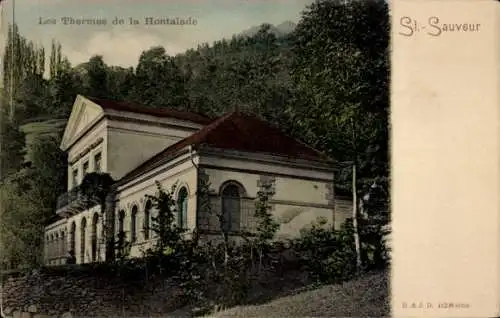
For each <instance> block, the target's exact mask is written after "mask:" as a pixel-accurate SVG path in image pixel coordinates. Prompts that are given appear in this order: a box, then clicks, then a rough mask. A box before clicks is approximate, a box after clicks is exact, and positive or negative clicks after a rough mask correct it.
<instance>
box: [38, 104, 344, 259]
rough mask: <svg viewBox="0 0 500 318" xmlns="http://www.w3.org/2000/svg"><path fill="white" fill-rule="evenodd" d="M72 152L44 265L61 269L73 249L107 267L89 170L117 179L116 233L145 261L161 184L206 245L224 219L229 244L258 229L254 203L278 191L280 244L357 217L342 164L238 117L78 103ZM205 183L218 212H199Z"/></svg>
mask: <svg viewBox="0 0 500 318" xmlns="http://www.w3.org/2000/svg"><path fill="white" fill-rule="evenodd" d="M61 149H62V150H63V151H65V152H67V154H68V180H67V182H68V192H67V193H65V194H63V195H61V196H60V197H59V199H58V203H57V210H56V211H55V213H56V215H57V217H56V219H55V221H54V222H53V223H51V224H49V225H48V226H47V227H46V228H45V238H44V239H45V259H46V264H48V265H52V264H54V265H55V264H63V263H65V261H66V257H67V255H68V252H69V251H73V252H74V255H75V257H76V262H77V263H89V262H99V261H103V260H104V256H105V245H104V226H103V224H104V223H103V221H105V220H104V219H105V217H106V215H108V214H106V213H102V212H103V211H100V205H98V204H94V205H93V206H85V205H82V204H81V197H82V194H81V188H80V186H81V183H82V181H83V178H84V176H85V175H86V174H87V173H90V172H105V173H108V174H109V175H110V176H111V177H112V178H113V180H114V183H113V185H112V192H113V200H112V202H110V204H109V205H110V206H109V207H108V208H110V209H112V212H111V213H113V214H112V215H113V218H110V220H112V222H113V231H114V233H115V234H117V233H119V232H124V233H125V237H126V240H127V241H129V242H131V250H130V256H131V257H140V256H141V255H143V254H142V253H143V252H144V251H145V250H146V249H147V248H149V247H151V246H152V244H153V243H154V241H155V233H153V231H152V230H151V225H152V218H153V217H154V215H155V210H154V208H153V206H152V203H151V200H149V199H148V197H147V196H148V195H155V193H156V191H157V186H156V183H157V182H159V183H160V184H161V185H162V187H163V188H164V189H165V190H170V189H171V186H172V185H174V184H175V185H176V187H175V190H174V192H173V195H174V198H175V200H176V202H177V211H176V217H177V220H176V221H177V223H178V224H179V225H181V226H183V227H184V228H186V229H187V230H188V232H189V231H192V230H193V229H195V228H196V229H197V231H198V233H199V234H200V237H201V238H206V239H209V238H211V237H215V236H217V235H218V234H219V236H220V226H219V222H218V219H217V216H216V214H218V213H222V214H223V215H224V217H225V219H226V221H227V222H226V224H227V226H228V229H227V230H228V231H229V233H230V235H231V237H235V238H237V237H238V235H239V234H240V233H242V232H243V231H245V232H251V231H253V230H255V227H256V221H257V220H256V219H255V217H254V211H255V198H256V197H257V192H258V191H259V190H261V189H262V187H263V186H264V185H266V184H267V185H270V186H271V187H272V189H273V195H272V197H271V200H270V203H271V206H272V213H273V216H274V217H275V218H276V220H277V221H278V223H279V224H280V227H279V230H278V233H277V237H278V238H291V237H294V236H296V235H298V234H299V231H300V229H301V228H303V227H304V226H307V225H309V224H311V222H313V221H315V220H316V219H317V218H318V217H322V218H325V219H326V220H327V221H328V222H329V223H330V224H334V225H335V226H336V227H339V226H340V225H341V224H342V222H343V221H344V220H345V219H346V218H348V217H349V216H350V215H351V208H350V204H349V200H347V199H343V198H341V197H338V198H336V196H335V191H334V189H335V187H334V174H335V169H334V168H333V167H334V162H333V161H331V160H330V159H328V158H325V156H324V155H322V154H321V153H320V152H318V151H316V150H314V149H312V148H311V147H308V146H307V145H304V144H302V143H300V142H299V141H297V140H294V139H293V138H291V137H289V136H287V135H285V134H283V133H282V132H280V131H279V130H277V129H276V128H274V127H272V126H271V125H269V124H268V123H265V122H263V121H262V120H260V119H257V118H254V117H252V116H248V115H245V114H241V113H239V112H232V113H229V114H226V115H224V116H222V117H219V118H216V119H211V118H207V117H205V116H203V115H200V114H196V113H190V112H181V111H174V110H169V109H154V108H148V107H143V106H136V105H130V104H127V103H124V102H118V101H110V100H103V99H96V98H89V97H84V96H81V95H78V96H77V98H76V100H75V103H74V106H73V110H72V113H71V115H70V118H69V119H68V123H67V126H66V129H65V131H64V135H63V139H62V142H61ZM200 184H206V185H207V186H208V187H209V191H208V194H207V195H208V198H209V202H210V207H211V209H210V210H211V213H207V212H206V211H205V209H201V208H200V195H199V193H200V189H199V187H200Z"/></svg>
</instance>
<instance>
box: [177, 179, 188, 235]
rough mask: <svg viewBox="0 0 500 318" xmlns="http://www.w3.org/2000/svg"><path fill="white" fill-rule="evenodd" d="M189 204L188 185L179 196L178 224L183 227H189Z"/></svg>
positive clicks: (181, 190)
mask: <svg viewBox="0 0 500 318" xmlns="http://www.w3.org/2000/svg"><path fill="white" fill-rule="evenodd" d="M187 204H188V192H187V189H186V187H182V188H181V189H180V190H179V194H178V196H177V226H178V227H181V228H183V229H185V228H187Z"/></svg>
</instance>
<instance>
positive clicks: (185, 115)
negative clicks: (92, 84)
mask: <svg viewBox="0 0 500 318" xmlns="http://www.w3.org/2000/svg"><path fill="white" fill-rule="evenodd" d="M85 98H87V99H89V100H91V101H92V102H94V103H96V104H98V105H99V106H101V107H102V108H103V109H105V110H106V109H113V110H118V111H126V112H131V113H138V114H145V115H151V116H156V117H172V118H176V119H180V120H186V121H190V122H194V123H197V124H202V125H206V124H208V123H210V122H212V120H213V119H212V118H210V117H207V116H205V115H202V114H199V113H195V112H187V111H179V110H175V109H171V108H154V107H148V106H143V105H137V104H133V103H129V102H124V101H116V100H109V99H102V98H96V97H87V96H85Z"/></svg>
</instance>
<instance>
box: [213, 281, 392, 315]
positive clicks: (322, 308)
mask: <svg viewBox="0 0 500 318" xmlns="http://www.w3.org/2000/svg"><path fill="white" fill-rule="evenodd" d="M388 290H389V275H388V273H387V272H382V273H375V274H371V275H367V276H365V277H362V278H360V279H358V280H354V281H350V282H347V283H344V284H339V285H326V286H322V287H319V288H315V289H309V290H305V291H302V292H297V293H296V294H295V295H291V296H285V297H281V298H278V299H275V300H273V301H271V302H269V303H266V304H262V305H257V306H239V307H234V308H231V309H229V310H225V311H221V312H218V313H217V314H215V315H212V316H211V317H214V318H223V317H242V318H243V317H298V316H300V317H306V316H309V317H310V316H314V317H387V316H389V313H390V302H389V297H388Z"/></svg>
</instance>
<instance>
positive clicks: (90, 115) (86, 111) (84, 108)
mask: <svg viewBox="0 0 500 318" xmlns="http://www.w3.org/2000/svg"><path fill="white" fill-rule="evenodd" d="M103 115H104V111H103V109H102V108H101V106H99V105H97V104H96V103H94V102H92V101H91V100H89V99H87V98H85V97H84V96H82V95H78V96H77V97H76V99H75V103H74V104H73V109H72V110H71V115H70V116H69V119H68V122H67V124H66V129H65V130H64V135H63V138H62V142H61V146H60V148H61V149H62V150H63V151H66V150H67V149H68V148H69V147H70V145H71V144H72V143H73V142H74V141H75V140H76V139H77V138H78V137H80V136H81V135H82V134H85V132H86V131H87V130H88V129H89V128H90V127H91V126H92V125H93V124H94V123H95V122H96V121H97V120H99V119H100V118H101V117H102V116H103Z"/></svg>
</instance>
